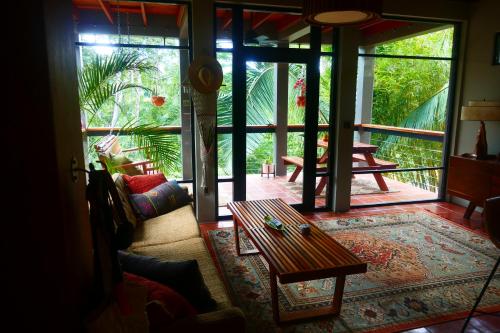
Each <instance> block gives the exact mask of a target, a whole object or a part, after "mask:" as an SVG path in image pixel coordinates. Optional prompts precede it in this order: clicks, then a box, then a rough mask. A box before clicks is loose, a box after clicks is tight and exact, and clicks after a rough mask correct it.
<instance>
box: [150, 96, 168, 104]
mask: <svg viewBox="0 0 500 333" xmlns="http://www.w3.org/2000/svg"><path fill="white" fill-rule="evenodd" d="M151 102H152V103H153V104H154V105H155V106H162V105H163V104H164V103H165V97H163V96H153V97H151Z"/></svg>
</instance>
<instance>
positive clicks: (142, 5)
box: [141, 2, 148, 27]
mask: <svg viewBox="0 0 500 333" xmlns="http://www.w3.org/2000/svg"><path fill="white" fill-rule="evenodd" d="M141 14H142V23H144V26H145V27H147V26H148V17H147V16H146V5H145V4H144V2H141Z"/></svg>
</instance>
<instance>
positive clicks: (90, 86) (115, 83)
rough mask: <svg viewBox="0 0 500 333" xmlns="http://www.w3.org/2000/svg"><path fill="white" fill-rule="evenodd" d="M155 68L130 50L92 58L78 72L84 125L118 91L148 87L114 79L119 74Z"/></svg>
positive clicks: (90, 120) (145, 88) (89, 121)
mask: <svg viewBox="0 0 500 333" xmlns="http://www.w3.org/2000/svg"><path fill="white" fill-rule="evenodd" d="M154 69H155V67H154V66H152V65H150V64H149V63H147V62H146V61H145V60H143V59H141V58H140V57H139V55H138V54H136V53H132V52H115V53H113V54H112V55H111V56H109V57H99V56H94V57H93V58H91V59H90V61H89V62H88V63H86V64H85V66H84V67H83V69H82V70H81V71H80V72H79V75H78V83H79V95H80V108H81V110H82V111H83V112H87V113H88V115H87V116H88V117H89V118H88V119H89V120H88V122H87V125H90V124H91V122H92V119H93V117H95V116H96V115H97V113H98V112H99V111H100V110H101V108H102V107H103V106H104V105H105V104H106V103H107V102H109V101H111V100H113V99H114V98H115V97H116V95H117V94H118V93H120V92H122V91H125V90H128V89H131V88H138V89H144V90H150V89H149V88H147V87H144V86H141V85H138V84H133V83H128V82H126V81H122V80H120V79H117V78H118V77H120V76H121V74H123V73H126V72H129V71H139V72H146V71H153V70H154Z"/></svg>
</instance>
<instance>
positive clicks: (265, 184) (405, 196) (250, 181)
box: [218, 174, 437, 216]
mask: <svg viewBox="0 0 500 333" xmlns="http://www.w3.org/2000/svg"><path fill="white" fill-rule="evenodd" d="M246 177H247V180H246V183H247V193H246V197H247V200H260V199H274V198H281V199H283V200H284V201H285V202H286V203H288V204H298V203H301V202H302V193H301V188H302V187H301V185H298V186H296V190H294V191H292V190H291V187H290V183H288V178H289V177H290V176H289V175H288V176H279V177H272V176H271V177H270V178H267V177H266V176H263V177H261V175H254V174H252V175H250V174H249V175H247V176H246ZM356 177H357V178H359V179H366V180H372V181H373V183H374V185H376V183H375V181H374V180H373V175H371V174H366V175H356ZM300 178H301V177H300V176H299V180H300ZM384 179H385V182H386V183H387V186H388V187H389V190H390V192H387V193H373V194H358V195H351V205H352V206H356V205H369V204H380V203H390V202H401V201H415V200H431V199H437V193H435V192H431V191H426V190H423V189H420V188H418V187H416V186H413V185H411V184H408V183H403V182H399V181H397V180H393V179H389V178H387V177H384ZM318 181H319V178H318ZM218 186H219V188H218V191H219V193H218V195H219V215H220V216H224V215H230V213H229V211H228V210H227V208H226V203H228V202H229V201H232V198H233V190H232V186H233V183H231V182H223V183H219V185H218ZM297 188H298V190H297ZM325 205H326V202H325V196H324V195H323V196H317V197H316V207H322V206H325Z"/></svg>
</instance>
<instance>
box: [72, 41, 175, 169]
mask: <svg viewBox="0 0 500 333" xmlns="http://www.w3.org/2000/svg"><path fill="white" fill-rule="evenodd" d="M87 51H88V50H87ZM84 59H85V62H84V66H83V69H82V70H81V72H80V73H79V92H80V106H81V111H82V112H85V113H86V115H87V117H88V119H89V120H88V122H87V126H88V127H90V126H91V125H92V123H93V120H94V119H95V120H97V121H96V122H97V123H98V126H113V125H115V122H118V118H125V120H126V122H125V123H124V126H123V128H122V132H124V133H127V134H130V139H131V140H132V141H133V142H135V144H136V145H139V146H141V147H148V150H147V151H148V154H146V155H149V156H146V155H143V156H141V158H142V159H144V158H148V157H149V158H150V159H151V160H153V161H154V164H155V165H156V166H157V167H158V168H160V169H161V170H162V171H163V172H164V173H166V174H170V175H178V174H179V173H180V171H181V170H180V168H181V167H180V164H179V160H180V146H181V145H180V142H179V141H180V138H179V137H178V136H177V135H168V134H163V133H160V132H159V131H158V127H159V125H158V120H160V121H161V120H162V119H163V120H164V122H168V114H166V113H165V114H155V112H154V111H156V110H155V107H154V106H152V104H151V103H150V102H149V103H147V104H146V106H147V108H148V109H149V110H150V112H148V113H149V116H150V117H152V118H153V119H154V122H153V123H145V122H146V121H148V120H150V119H151V118H149V117H145V116H142V115H140V114H139V111H140V109H142V110H143V109H144V105H142V106H141V105H140V104H139V103H133V102H132V103H131V101H130V98H129V97H130V95H129V96H127V93H129V92H130V91H131V90H134V91H135V93H136V94H137V93H138V91H142V92H147V93H149V94H151V93H153V91H157V87H156V86H155V87H154V88H149V87H146V86H143V85H140V84H137V83H133V81H134V78H139V77H140V75H146V76H151V75H154V74H156V73H157V71H158V69H157V68H156V67H155V66H153V65H151V64H150V60H149V59H148V60H146V59H145V58H144V57H143V56H141V54H140V53H139V52H134V51H132V52H124V51H116V52H113V53H112V54H111V55H109V56H100V55H98V54H93V55H92V56H89V54H86V56H84ZM131 81H132V83H131ZM137 81H139V82H141V81H142V80H140V79H139V80H137ZM132 94H133V92H132ZM136 102H137V100H136ZM134 106H135V108H136V111H137V113H136V114H135V116H136V117H137V118H140V119H141V122H142V123H141V122H138V121H137V120H135V119H134V118H135V117H130V116H129V113H130V110H131V109H132V108H133V107H134ZM121 115H125V117H120V116H121ZM127 116H128V117H127ZM127 118H129V119H127ZM130 118H132V119H130ZM94 143H95V142H94ZM94 143H92V144H91V145H90V147H93V145H94ZM90 150H91V151H92V150H93V149H90ZM89 155H90V158H91V160H94V158H95V157H96V156H94V155H95V154H93V152H91V153H90V154H89Z"/></svg>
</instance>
